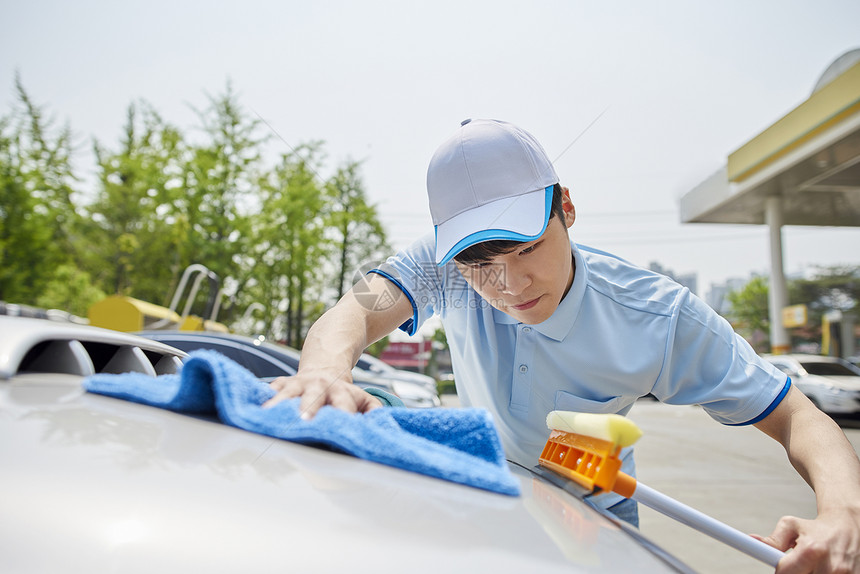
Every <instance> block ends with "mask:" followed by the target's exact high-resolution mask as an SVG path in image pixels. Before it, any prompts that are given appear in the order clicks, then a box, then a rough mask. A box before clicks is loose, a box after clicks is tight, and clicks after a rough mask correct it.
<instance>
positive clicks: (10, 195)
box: [0, 78, 80, 311]
mask: <svg viewBox="0 0 860 574" xmlns="http://www.w3.org/2000/svg"><path fill="white" fill-rule="evenodd" d="M15 89H16V94H17V102H16V106H15V108H14V109H13V110H12V111H11V113H10V114H8V115H6V116H4V117H2V118H0V299H2V300H7V301H21V302H27V303H32V302H34V301H35V298H36V296H37V295H42V294H44V293H45V292H46V290H48V289H49V287H50V286H51V284H52V283H53V282H55V281H57V280H58V278H57V276H56V274H55V271H56V270H57V269H58V268H60V267H61V266H63V265H76V264H77V263H78V261H77V257H76V254H77V253H78V251H79V247H80V246H79V242H78V241H77V234H78V233H79V231H80V218H79V216H78V213H77V211H76V210H75V206H74V203H73V198H72V195H73V193H74V191H75V189H74V186H75V184H76V178H75V177H74V174H73V173H72V163H71V155H72V144H71V137H72V136H71V130H70V129H69V127H68V126H66V127H63V128H61V129H56V128H55V127H54V122H53V120H52V119H50V118H48V117H46V115H45V110H44V108H43V107H42V106H40V105H38V104H36V103H35V102H34V101H33V99H32V98H31V97H30V95H29V94H28V93H27V92H26V90H25V89H24V87H23V85H22V83H21V80H20V78H16V80H15ZM70 310H74V311H79V310H80V303H79V302H74V303H73V309H70Z"/></svg>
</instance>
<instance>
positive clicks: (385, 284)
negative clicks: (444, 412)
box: [263, 274, 412, 418]
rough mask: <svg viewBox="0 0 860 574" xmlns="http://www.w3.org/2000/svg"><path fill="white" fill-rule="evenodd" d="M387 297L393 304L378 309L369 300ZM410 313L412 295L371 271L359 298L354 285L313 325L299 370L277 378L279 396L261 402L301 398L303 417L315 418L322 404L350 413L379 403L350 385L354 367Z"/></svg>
mask: <svg viewBox="0 0 860 574" xmlns="http://www.w3.org/2000/svg"><path fill="white" fill-rule="evenodd" d="M368 289H369V291H368ZM392 295H393V297H392ZM383 297H387V298H388V300H390V299H391V298H393V299H394V300H395V302H394V304H393V305H391V306H390V307H388V308H385V309H377V308H375V307H376V306H374V305H368V303H367V302H368V301H374V300H382V299H381V298H383ZM410 317H412V304H411V303H410V302H409V299H408V298H407V297H406V296H405V295H403V293H402V292H401V291H400V290H399V289H398V288H397V287H396V286H395V285H393V284H392V283H391V282H390V281H388V280H387V279H385V278H384V277H382V276H380V275H376V274H371V275H368V276H367V277H365V279H364V280H363V281H362V283H361V294H360V296H359V297H357V296H356V293H355V287H353V288H352V289H350V290H349V292H347V294H346V295H344V296H343V298H341V300H340V301H338V302H337V304H336V305H335V306H334V307H332V308H331V309H329V310H328V311H327V312H326V313H325V314H323V316H322V317H320V318H319V319H318V320H317V322H316V323H314V324H313V326H311V328H310V330H309V331H308V336H307V338H306V339H305V344H304V346H303V347H302V358H301V361H300V362H299V370H298V372H297V373H296V374H295V375H294V376H292V377H279V378H277V379H275V380H274V381H273V382H272V384H271V385H272V388H274V389H275V390H276V391H278V394H276V395H275V396H274V397H272V398H271V399H270V400H269V401H268V402H266V403H265V404H264V405H263V406H265V407H270V406H273V405H275V404H277V403H279V402H281V401H283V400H285V399H290V398H293V397H301V398H302V401H301V407H300V410H301V412H302V418H311V417H313V416H314V415H315V414H316V412H317V411H318V410H319V409H320V407H322V406H324V405H332V406H334V407H337V408H340V409H343V410H345V411H348V412H352V413H354V412H367V411H369V410H371V409H374V408H377V407H379V406H381V403H380V402H379V401H378V400H377V399H375V398H374V397H372V396H371V395H369V394H367V393H365V392H364V391H362V390H361V388H359V387H357V386H355V385H354V384H353V383H352V368H353V367H354V366H355V364H356V362H358V358H359V357H360V356H361V353H362V352H364V349H366V348H367V346H368V345H370V344H371V343H374V342H376V341H378V340H379V339H381V338H382V337H384V336H385V335H387V334H389V333H391V332H392V331H393V330H394V329H396V328H397V327H398V326H400V325H401V324H403V322H404V321H406V320H408V319H409V318H410Z"/></svg>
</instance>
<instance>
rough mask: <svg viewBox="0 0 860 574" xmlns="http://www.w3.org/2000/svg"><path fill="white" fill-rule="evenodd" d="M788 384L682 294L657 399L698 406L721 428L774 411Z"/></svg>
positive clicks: (726, 327) (703, 306)
mask: <svg viewBox="0 0 860 574" xmlns="http://www.w3.org/2000/svg"><path fill="white" fill-rule="evenodd" d="M790 384H791V383H790V381H789V380H788V379H787V377H786V375H785V374H784V373H782V372H781V371H779V370H778V369H776V368H775V367H774V366H773V365H771V364H770V363H768V362H767V361H765V360H763V359H762V358H760V357H759V356H758V355H757V354H756V352H755V351H754V350H753V349H752V347H750V345H749V344H748V343H747V342H746V341H745V340H744V339H743V338H742V337H741V336H740V335H738V334H737V333H735V332H734V330H733V329H732V327H731V325H729V323H728V322H727V321H726V320H725V319H724V318H723V317H721V316H720V315H718V314H717V313H716V312H715V311H713V310H712V309H711V308H710V307H708V306H707V305H706V304H705V303H704V302H702V301H701V300H700V299H699V298H697V297H696V296H695V295H693V294H691V293H690V292H689V291H688V290H686V289H684V290H683V292H682V293H681V294H680V296H679V298H678V309H677V314H676V320H675V322H674V324H673V329H671V330H670V333H669V334H668V337H667V347H666V353H665V363H664V366H663V370H662V372H661V374H660V376H659V377H658V380H657V383H656V384H655V386H654V389H653V391H652V392H653V394H654V396H655V397H657V398H658V399H659V400H661V401H663V402H666V403H670V404H699V405H701V406H702V407H703V408H704V409H705V411H706V412H707V413H708V414H709V415H710V416H711V417H713V418H714V419H715V420H717V421H719V422H721V423H723V424H727V425H740V424H751V423H753V422H757V421H758V420H760V419H761V418H763V417H764V416H766V415H767V414H768V413H769V412H770V411H771V410H772V409H773V408H775V407H776V405H777V404H778V403H779V401H780V400H782V398H783V397H784V396H785V394H786V392H787V390H788V387H789V386H790Z"/></svg>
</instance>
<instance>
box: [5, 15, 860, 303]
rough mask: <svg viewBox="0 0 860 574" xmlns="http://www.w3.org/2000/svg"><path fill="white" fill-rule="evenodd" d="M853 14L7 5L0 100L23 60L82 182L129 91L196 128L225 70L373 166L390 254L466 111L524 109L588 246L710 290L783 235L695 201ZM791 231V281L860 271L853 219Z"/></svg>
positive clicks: (294, 129) (494, 114)
mask: <svg viewBox="0 0 860 574" xmlns="http://www.w3.org/2000/svg"><path fill="white" fill-rule="evenodd" d="M858 22H860V2H857V1H856V0H845V1H842V0H819V1H818V2H808V1H796V0H761V1H756V0H742V1H736V0H727V1H720V2H704V1H702V2H695V1H692V0H688V1H665V2H654V1H651V2H646V1H635V0H624V1H616V2H612V1H607V2H580V1H576V0H566V1H550V0H546V1H541V0H536V1H534V2H523V1H516V2H510V1H506V0H486V1H485V0H480V1H469V0H455V1H448V0H434V1H432V2H423V1H414V2H408V1H390V2H380V1H361V2H347V1H326V0H318V1H314V2H311V1H306V2H296V1H288V0H281V1H271V2H263V1H256V0H243V1H242V2H231V1H227V0H209V1H205V2H204V1H184V0H172V1H170V2H165V1H163V0H148V1H147V2H140V1H137V0H125V1H122V2H115V1H107V0H105V1H101V2H98V1H88V0H77V1H75V2H68V1H59V0H55V1H49V0H28V1H26V2H25V1H24V0H17V1H14V2H13V1H9V0H0V116H2V115H6V114H7V113H8V112H9V111H10V110H11V109H12V106H13V104H14V100H15V74H16V73H18V74H20V78H21V80H22V83H23V85H24V87H25V89H26V90H27V92H28V93H29V94H30V96H31V97H32V98H33V99H34V100H35V101H36V102H37V103H39V104H41V105H44V106H45V107H46V109H47V110H48V111H49V112H50V113H51V114H52V115H53V116H54V117H55V118H56V120H57V122H58V124H66V123H67V124H68V125H69V126H70V127H71V129H72V131H73V132H74V134H75V142H76V145H77V150H78V151H77V153H76V156H75V157H76V161H77V162H78V165H79V166H80V167H79V170H78V171H79V174H80V175H81V176H82V177H83V178H84V179H85V180H86V179H87V178H92V177H93V174H94V172H95V167H94V166H95V163H94V160H93V159H92V157H91V154H90V149H91V147H92V141H93V139H96V140H98V141H99V142H100V143H101V144H102V145H106V146H108V147H113V148H116V147H117V146H118V142H119V141H120V137H121V132H122V126H123V124H124V122H125V118H126V110H127V108H128V106H129V104H131V103H133V102H137V101H140V100H145V101H147V102H149V103H150V104H152V105H153V107H154V108H155V109H156V110H157V111H158V112H159V113H160V114H161V115H162V116H163V118H164V119H165V120H167V121H168V122H170V123H172V124H174V125H176V126H178V127H180V128H181V129H182V130H183V131H187V132H193V130H194V129H195V128H196V127H197V126H199V122H198V118H197V115H196V113H195V112H194V108H198V109H201V108H205V107H206V104H207V101H208V100H207V98H208V97H209V96H212V95H218V94H222V93H224V91H225V88H226V86H227V84H228V82H230V83H231V84H232V86H233V88H234V90H235V91H236V92H237V93H238V95H239V101H240V103H241V104H242V105H243V106H245V107H246V108H247V110H249V111H250V113H251V114H253V115H254V116H255V117H259V118H262V119H263V120H264V121H265V123H266V124H267V126H268V127H266V129H270V130H271V131H273V132H275V133H276V134H277V137H275V138H273V144H272V153H273V154H277V153H280V152H281V151H284V152H286V151H290V148H294V147H296V146H298V145H300V144H302V143H305V142H309V141H313V140H323V141H324V142H325V146H324V150H325V152H326V154H327V161H326V167H325V168H324V169H323V172H325V170H326V169H327V170H329V171H328V173H331V172H333V171H334V169H335V168H336V167H337V166H338V165H342V164H343V163H344V162H346V161H352V160H354V161H361V162H363V163H362V176H363V179H364V183H365V187H366V190H367V194H368V197H369V199H370V201H371V202H372V203H374V204H375V205H376V206H377V208H378V210H379V213H380V216H381V218H382V221H383V224H384V225H385V227H386V229H387V231H388V235H389V239H390V242H391V244H392V245H393V247H395V248H403V247H406V246H408V245H409V244H410V243H411V242H412V241H414V240H416V239H418V238H419V237H420V236H422V235H423V234H424V233H426V232H429V231H431V230H432V223H431V220H430V216H429V213H428V207H427V199H426V190H425V177H426V170H427V164H428V162H429V160H430V157H431V156H432V154H433V152H434V150H435V149H436V147H437V146H438V145H439V144H440V143H441V142H442V141H443V140H445V139H446V138H447V137H448V136H449V135H450V134H451V133H453V131H454V130H455V129H456V128H457V127H458V125H459V123H460V121H461V120H463V119H465V118H495V119H502V120H506V121H510V122H513V123H515V124H517V125H519V126H521V127H522V128H524V129H526V130H527V131H529V132H531V133H532V134H533V135H534V136H535V137H537V139H538V140H539V141H540V142H541V143H542V144H543V146H544V148H545V149H546V150H547V152H548V154H549V155H550V157H552V158H554V163H555V167H556V172H557V173H558V175H559V177H560V179H561V183H562V184H563V185H566V186H568V187H570V189H571V195H572V198H573V201H574V204H575V206H576V210H577V220H576V223H575V224H574V226H573V228H572V229H571V236H572V237H573V238H574V239H575V240H576V241H578V242H580V243H583V244H586V245H590V246H593V247H597V248H600V249H603V250H605V251H610V252H612V253H615V254H617V255H619V256H621V257H623V258H625V259H627V260H629V261H632V262H633V263H636V264H639V265H642V266H648V265H649V264H650V263H651V262H658V263H659V264H660V265H662V266H663V267H664V268H666V269H668V270H671V271H673V272H674V273H676V274H689V273H696V274H697V276H698V284H699V287H698V294H699V295H700V296H703V297H704V296H706V294H707V292H708V290H709V288H710V285H711V284H712V283H721V282H724V281H726V280H728V279H731V278H745V277H749V276H750V274H751V273H764V274H766V273H767V272H768V269H769V245H768V235H767V229H766V228H765V227H764V226H741V225H716V224H682V223H681V222H680V217H679V209H678V205H679V200H680V197H681V196H682V195H684V194H685V193H686V192H688V191H690V190H691V189H693V188H694V187H695V186H696V185H697V184H699V183H700V182H702V181H703V180H705V179H706V178H707V177H708V176H710V175H711V174H712V173H714V172H715V171H717V170H718V169H720V168H721V167H722V166H723V165H725V163H726V159H727V157H728V155H729V154H730V153H731V152H732V151H734V150H735V149H737V148H739V147H740V146H742V145H743V144H744V143H746V142H747V141H749V140H750V139H751V138H753V137H754V136H755V135H756V134H758V133H759V132H760V131H762V130H763V129H765V128H767V127H768V126H769V125H771V124H772V123H773V122H775V121H776V120H778V119H779V118H780V117H782V116H783V115H785V114H786V113H788V112H789V111H791V110H792V109H793V108H794V107H796V106H797V105H799V104H800V103H802V102H803V101H804V100H805V99H806V98H808V97H809V95H810V93H811V91H812V88H813V86H814V85H815V83H816V81H817V80H818V78H819V77H820V75H821V74H822V72H823V71H824V70H825V69H826V68H827V66H828V65H829V64H830V63H831V62H832V61H833V60H835V59H836V58H837V57H839V56H840V55H842V54H843V53H845V52H847V51H849V50H851V49H854V48H858V47H860V26H858V24H857V23H858ZM278 146H281V147H280V148H279V147H278ZM783 244H784V249H785V255H784V265H785V270H786V273H788V274H789V275H791V274H800V273H804V272H806V273H808V272H809V271H811V270H812V269H813V266H815V265H840V264H845V265H860V249H858V246H860V229H858V228H821V227H785V228H784V229H783ZM201 263H204V264H205V262H201Z"/></svg>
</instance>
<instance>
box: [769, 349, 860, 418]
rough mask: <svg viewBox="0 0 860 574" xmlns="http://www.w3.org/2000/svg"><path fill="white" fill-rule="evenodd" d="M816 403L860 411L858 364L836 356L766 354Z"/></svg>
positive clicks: (835, 411)
mask: <svg viewBox="0 0 860 574" xmlns="http://www.w3.org/2000/svg"><path fill="white" fill-rule="evenodd" d="M764 358H765V359H767V360H768V361H770V362H771V363H773V364H774V366H776V368H778V369H779V370H780V371H782V372H783V373H785V374H786V375H788V376H789V377H791V381H792V383H793V384H795V385H797V388H798V389H800V390H801V391H802V392H803V394H804V395H806V396H807V397H809V400H811V401H812V402H813V403H815V406H817V407H818V408H819V409H821V410H822V411H824V412H826V413H830V414H850V413H860V368H858V367H856V366H855V365H853V364H851V363H849V362H848V361H846V360H844V359H840V358H838V357H825V356H823V355H802V354H794V355H765V356H764Z"/></svg>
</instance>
